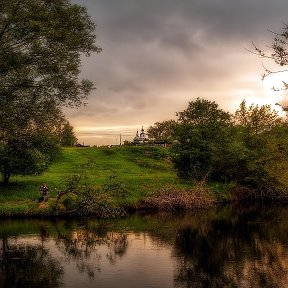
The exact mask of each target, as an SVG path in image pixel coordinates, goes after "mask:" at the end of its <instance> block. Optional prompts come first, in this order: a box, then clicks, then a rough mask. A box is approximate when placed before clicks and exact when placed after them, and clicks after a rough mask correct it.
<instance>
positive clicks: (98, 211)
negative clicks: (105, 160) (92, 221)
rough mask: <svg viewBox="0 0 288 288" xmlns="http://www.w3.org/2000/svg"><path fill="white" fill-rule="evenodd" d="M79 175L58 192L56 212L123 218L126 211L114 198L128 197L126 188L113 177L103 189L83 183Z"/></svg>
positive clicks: (73, 177)
mask: <svg viewBox="0 0 288 288" xmlns="http://www.w3.org/2000/svg"><path fill="white" fill-rule="evenodd" d="M81 180H83V179H82V177H81V176H80V175H79V174H75V175H72V176H71V177H70V178H69V179H68V181H67V183H66V186H65V188H64V189H63V190H61V191H58V195H57V200H56V203H55V210H56V211H57V210H60V211H61V210H63V209H64V211H62V212H64V213H68V214H77V215H81V216H84V215H96V216H99V217H101V218H105V217H115V216H122V215H124V214H125V211H124V210H123V209H122V208H121V207H119V206H116V205H115V202H114V201H113V200H114V199H113V197H115V198H123V197H125V196H126V192H127V191H126V188H125V186H124V185H123V183H121V182H120V181H118V179H117V177H116V176H114V175H112V176H110V177H109V179H108V180H107V181H106V183H105V184H104V185H103V187H93V186H92V185H89V184H87V183H85V184H84V183H83V181H81Z"/></svg>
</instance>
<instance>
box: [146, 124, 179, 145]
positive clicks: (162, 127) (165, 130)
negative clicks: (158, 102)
mask: <svg viewBox="0 0 288 288" xmlns="http://www.w3.org/2000/svg"><path fill="white" fill-rule="evenodd" d="M175 125H176V121H174V120H168V121H163V122H156V123H154V125H153V126H150V127H149V128H148V130H147V133H148V135H149V139H153V140H154V141H155V142H156V143H157V142H158V143H162V142H163V143H172V141H173V140H174V136H173V133H174V126H175Z"/></svg>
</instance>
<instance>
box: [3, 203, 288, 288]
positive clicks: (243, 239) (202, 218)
mask: <svg viewBox="0 0 288 288" xmlns="http://www.w3.org/2000/svg"><path fill="white" fill-rule="evenodd" d="M0 241H1V245H0V287H13V288H14V287H33V288H34V287H53V288H56V287H102V288H105V287H107V288H108V287H109V288H114V287H117V288H119V287H125V288H128V287H135V288H142V287H149V288H151V287H155V288H156V287H159V288H160V287H165V288H168V287H245V288H248V287H253V288H256V287H261V288H262V287H269V288H270V287H284V288H285V287H288V207H255V206H253V207H230V206H229V207H223V208H221V209H220V208H218V209H212V210H208V211H200V212H193V213H186V214H182V215H173V214H164V213H163V214H154V215H133V216H129V217H127V218H125V219H121V220H119V219H118V220H99V221H98V220H95V219H84V220H83V219H82V220H57V221H56V220H55V221H47V220H2V221H1V220H0Z"/></svg>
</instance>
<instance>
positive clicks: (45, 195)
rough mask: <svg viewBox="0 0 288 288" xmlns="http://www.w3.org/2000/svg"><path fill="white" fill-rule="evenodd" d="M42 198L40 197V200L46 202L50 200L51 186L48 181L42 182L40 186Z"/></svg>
mask: <svg viewBox="0 0 288 288" xmlns="http://www.w3.org/2000/svg"><path fill="white" fill-rule="evenodd" d="M39 191H40V198H39V202H42V201H44V202H46V201H47V200H48V191H49V187H48V185H47V184H46V183H42V184H41V186H40V188H39Z"/></svg>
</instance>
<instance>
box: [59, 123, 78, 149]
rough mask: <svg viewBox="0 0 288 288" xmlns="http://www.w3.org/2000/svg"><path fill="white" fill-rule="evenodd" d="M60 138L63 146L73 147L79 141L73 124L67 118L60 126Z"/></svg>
mask: <svg viewBox="0 0 288 288" xmlns="http://www.w3.org/2000/svg"><path fill="white" fill-rule="evenodd" d="M59 138H60V143H61V146H64V147H73V146H75V144H76V142H77V137H76V136H75V133H74V131H73V126H71V125H70V123H69V121H68V120H65V121H64V122H63V124H62V125H61V127H60V131H59Z"/></svg>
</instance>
